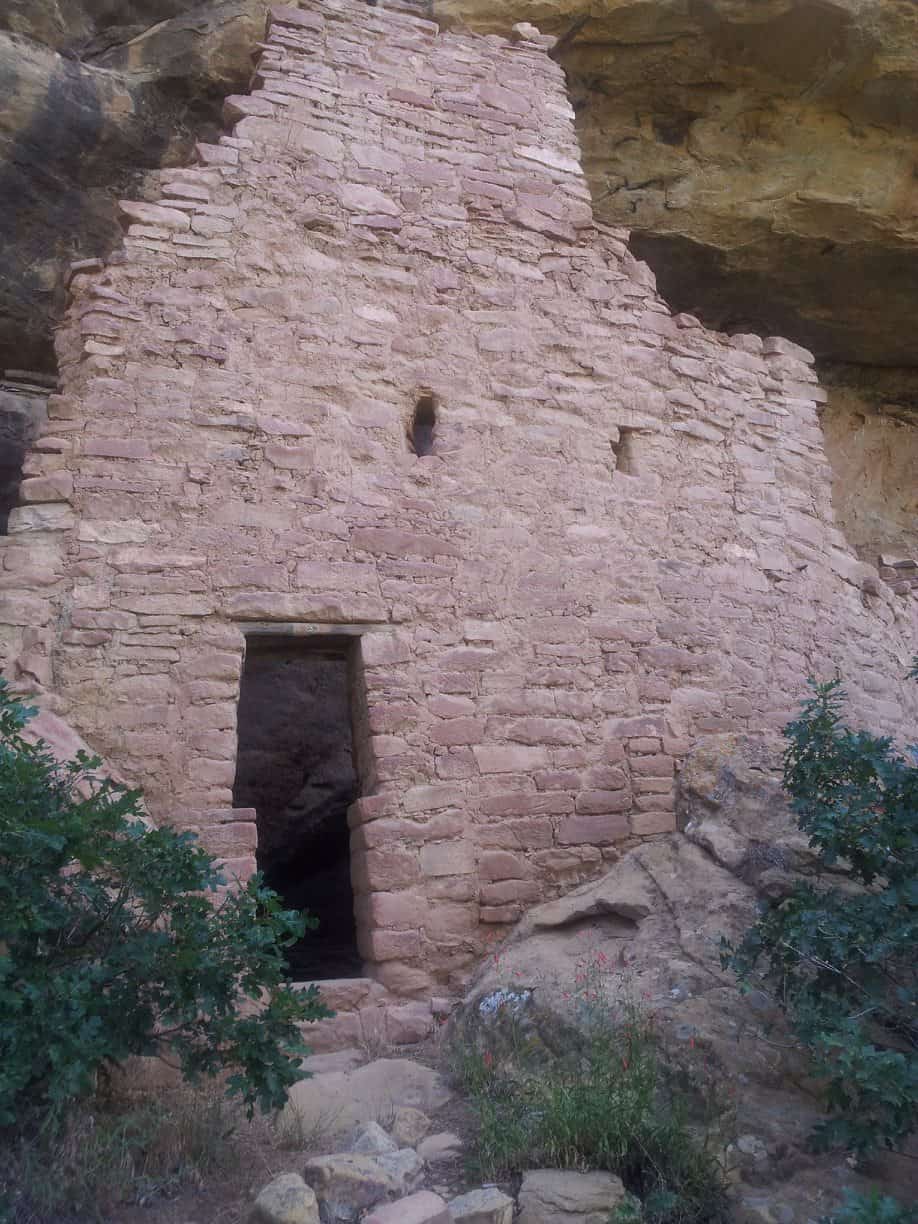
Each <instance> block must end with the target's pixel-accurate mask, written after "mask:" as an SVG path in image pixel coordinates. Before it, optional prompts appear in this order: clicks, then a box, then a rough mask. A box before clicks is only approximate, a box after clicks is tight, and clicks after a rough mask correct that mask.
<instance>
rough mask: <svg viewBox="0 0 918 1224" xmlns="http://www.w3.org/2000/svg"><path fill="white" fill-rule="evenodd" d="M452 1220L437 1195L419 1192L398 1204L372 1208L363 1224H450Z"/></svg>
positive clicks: (424, 1191)
mask: <svg viewBox="0 0 918 1224" xmlns="http://www.w3.org/2000/svg"><path fill="white" fill-rule="evenodd" d="M452 1218H453V1217H452V1216H451V1215H450V1213H449V1208H448V1207H447V1206H446V1203H445V1202H444V1201H443V1199H442V1198H440V1196H439V1194H434V1193H433V1192H432V1191H431V1190H419V1191H418V1193H417V1194H409V1195H408V1197H407V1198H403V1199H399V1200H398V1202H395V1203H386V1204H384V1205H383V1206H382V1207H376V1208H374V1210H373V1211H371V1212H370V1214H369V1215H368V1216H365V1217H364V1221H363V1224H451V1222H452Z"/></svg>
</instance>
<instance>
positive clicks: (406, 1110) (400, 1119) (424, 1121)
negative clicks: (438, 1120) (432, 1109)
mask: <svg viewBox="0 0 918 1224" xmlns="http://www.w3.org/2000/svg"><path fill="white" fill-rule="evenodd" d="M389 1130H390V1132H391V1134H392V1138H393V1139H395V1141H396V1142H397V1143H398V1145H399V1147H413V1148H416V1147H417V1146H418V1144H419V1143H420V1142H421V1140H422V1139H423V1138H424V1136H425V1135H426V1134H427V1132H428V1131H429V1130H430V1118H428V1116H427V1114H426V1113H424V1112H423V1110H420V1109H412V1108H411V1106H410V1105H403V1106H402V1108H401V1109H397V1110H396V1111H395V1116H394V1117H393V1119H392V1125H391V1126H390V1127H389Z"/></svg>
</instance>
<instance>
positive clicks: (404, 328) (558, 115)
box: [0, 0, 918, 995]
mask: <svg viewBox="0 0 918 1224" xmlns="http://www.w3.org/2000/svg"><path fill="white" fill-rule="evenodd" d="M547 41H548V40H543V39H540V38H539V36H538V35H537V33H536V32H535V31H533V30H532V29H531V28H529V29H526V28H524V29H522V30H521V31H519V37H518V38H517V40H516V41H513V42H508V41H505V40H503V39H500V38H497V37H485V38H481V37H473V36H463V35H458V34H441V33H440V32H439V31H438V30H437V28H436V26H434V25H433V24H431V23H429V22H427V21H424V20H422V19H420V18H418V17H417V16H415V15H412V14H410V13H406V12H401V11H393V10H389V9H380V8H376V7H369V6H367V5H365V4H363V3H359V2H357V0H310V3H309V4H308V6H306V7H304V8H302V9H291V8H283V9H276V10H275V11H274V14H273V16H272V19H271V22H270V26H269V33H268V35H267V41H266V43H265V44H264V46H263V49H262V53H261V57H260V61H259V66H258V69H257V73H256V77H255V81H254V87H253V90H252V92H251V94H250V95H248V96H245V97H236V98H230V99H229V100H228V101H227V106H226V113H227V118H228V120H229V121H230V122H235V129H234V131H233V134H232V135H231V136H226V137H224V138H222V139H221V141H220V143H219V144H217V145H213V146H205V147H201V148H200V150H199V152H200V162H201V164H200V165H199V166H198V167H195V168H192V169H188V170H183V171H168V172H164V173H163V174H162V175H161V176H160V178H159V181H158V183H153V182H151V194H152V193H154V190H155V193H156V194H157V196H158V202H156V203H152V202H143V203H128V204H125V206H124V212H125V215H126V218H127V219H128V220H129V222H130V225H129V228H128V230H127V234H126V237H125V241H124V251H123V254H122V256H121V258H120V260H119V261H116V262H113V263H111V264H110V265H109V266H108V267H107V268H104V269H97V268H94V267H93V265H88V266H84V267H82V268H78V269H77V270H76V273H75V275H74V278H73V281H72V285H71V289H72V293H73V302H72V305H71V308H70V310H69V313H68V315H67V319H66V322H65V324H64V326H63V328H62V329H61V332H60V335H59V338H58V353H59V358H60V367H61V386H62V390H61V392H60V394H58V395H55V396H53V397H52V399H51V401H50V404H49V414H50V417H49V423H48V426H47V430H46V432H45V434H44V436H43V437H42V438H41V439H40V441H39V442H38V444H37V445H36V447H35V449H34V451H33V452H32V454H31V456H30V458H29V460H28V464H27V473H26V474H27V477H28V478H27V479H26V481H25V482H24V484H23V486H22V492H21V496H22V499H23V504H22V505H21V506H20V508H18V509H16V510H14V511H13V512H12V516H11V521H10V531H11V534H10V536H9V537H7V538H5V539H3V540H2V541H0V563H2V567H3V568H2V574H0V582H2V589H3V606H2V613H0V622H2V624H0V641H2V646H3V652H4V658H5V661H6V667H7V674H9V675H10V676H12V677H13V679H14V680H15V681H17V682H18V683H20V684H21V685H24V686H25V687H32V688H36V687H37V688H38V689H39V690H41V691H42V692H43V694H44V696H43V701H44V704H45V705H46V706H48V708H50V709H52V710H53V711H54V712H55V713H56V714H58V715H60V716H62V717H64V718H66V719H68V720H69V721H70V722H71V724H72V725H73V726H74V727H76V728H77V730H78V731H79V732H80V734H82V735H83V736H84V737H85V738H86V739H87V740H88V741H89V742H90V743H92V745H93V746H94V748H95V749H97V750H98V751H100V752H101V753H103V754H104V755H105V756H106V758H107V759H109V760H110V761H111V762H112V763H113V764H114V765H115V766H117V768H118V769H119V770H120V771H121V773H122V774H124V775H125V776H127V777H128V778H130V779H131V780H132V781H134V782H136V783H138V784H140V785H142V786H143V787H144V789H145V792H146V796H147V801H148V805H149V808H150V810H151V812H152V813H153V815H154V816H155V817H157V818H158V819H160V820H169V821H173V822H175V823H177V824H180V825H182V826H185V827H191V828H197V829H199V830H200V831H201V833H202V836H203V837H204V838H205V840H206V842H207V844H208V845H209V846H210V847H211V848H212V849H213V850H214V851H215V852H217V853H219V854H221V855H224V856H225V857H227V858H228V860H229V861H230V865H231V867H233V868H235V869H237V870H239V871H242V872H244V871H246V870H248V869H249V868H250V866H251V855H252V851H253V846H254V825H253V823H252V820H251V817H252V813H251V812H250V811H245V810H241V811H240V810H233V809H232V808H231V806H230V805H231V793H232V786H233V778H234V771H235V753H236V708H237V700H238V692H239V678H240V672H241V666H242V657H243V650H244V643H245V634H246V632H247V631H249V630H250V629H251V627H252V626H253V625H254V626H261V627H262V628H263V627H264V626H265V624H276V625H277V626H278V627H279V628H282V629H283V630H284V631H291V632H292V631H299V632H308V631H309V630H310V627H312V628H316V629H321V628H323V627H324V628H325V629H328V628H330V627H331V626H334V625H339V626H340V625H345V626H349V627H350V629H351V632H353V633H355V634H357V635H359V647H358V649H359V659H358V667H357V668H356V673H357V674H356V682H355V684H356V690H357V691H355V694H354V700H355V703H356V706H357V707H358V708H357V712H356V715H355V718H356V724H357V728H356V732H357V743H356V755H357V760H358V768H359V773H360V782H361V789H362V794H363V796H364V797H363V798H362V799H360V800H359V801H358V802H357V803H356V804H355V805H354V807H353V808H352V810H351V817H352V829H353V832H352V861H353V876H354V883H355V888H356V891H357V894H358V896H357V917H358V926H359V929H360V941H361V944H360V946H361V953H362V955H363V956H364V957H365V959H366V963H367V969H368V972H369V973H370V974H371V975H372V976H374V977H376V978H378V979H379V980H380V981H381V982H382V983H383V984H384V985H385V986H387V987H388V988H389V989H391V990H392V991H394V992H396V993H399V994H403V995H411V994H415V995H423V994H425V993H429V992H430V991H431V990H433V989H436V988H445V989H449V988H453V987H455V986H457V985H458V984H459V983H461V981H462V978H463V975H464V974H465V973H466V972H467V971H468V969H469V967H470V966H471V964H472V963H473V962H474V960H475V959H476V957H478V956H479V955H480V953H481V950H482V947H483V944H484V942H485V936H486V934H487V932H488V929H489V928H491V929H496V930H497V931H498V932H499V931H500V930H502V929H504V928H505V925H506V924H508V923H512V922H513V921H514V920H515V919H516V918H517V917H518V916H519V914H520V913H521V911H522V909H523V908H524V907H525V906H527V905H528V904H530V903H531V902H534V901H536V900H537V899H542V898H544V897H546V896H549V895H552V894H553V893H555V892H557V891H560V890H562V889H564V888H567V887H570V886H572V885H573V884H575V883H577V882H579V881H580V880H582V879H584V878H587V877H588V876H590V875H594V874H596V873H598V872H599V871H600V870H601V869H602V868H603V864H604V863H605V862H606V861H608V860H610V859H612V858H614V857H616V855H617V854H618V853H619V852H620V850H621V848H622V846H624V845H627V844H631V843H633V842H634V841H635V840H637V839H641V838H646V837H652V836H653V835H655V834H659V833H663V832H666V831H667V830H670V829H672V827H673V822H674V799H673V779H674V772H675V770H676V769H677V767H678V762H679V758H680V756H681V755H682V754H683V753H684V752H685V751H686V750H687V748H688V746H689V744H690V742H691V741H692V739H693V738H695V737H697V736H703V735H705V734H707V733H711V732H720V731H725V730H731V729H737V730H744V729H753V730H758V729H762V728H773V727H779V726H780V725H781V724H782V722H783V721H784V720H785V719H786V718H787V715H788V713H789V712H790V711H791V710H792V709H793V707H794V705H795V703H796V702H797V700H798V698H799V697H800V695H801V693H802V691H803V689H804V682H805V677H806V675H807V673H809V672H818V673H820V674H828V673H831V672H833V671H834V669H835V668H836V667H838V668H840V669H841V671H842V672H843V674H844V675H845V676H846V677H847V679H848V683H849V689H850V693H851V699H852V710H853V715H854V717H856V718H857V719H858V720H860V721H863V722H864V723H867V724H869V725H871V726H873V727H875V728H877V729H885V730H889V731H891V732H904V733H907V732H909V731H911V732H914V731H915V730H916V729H918V709H916V703H915V697H914V695H913V694H912V693H910V692H909V691H908V689H907V688H906V687H903V684H902V681H901V677H902V676H903V675H904V673H905V671H906V668H907V664H908V660H909V658H910V655H911V653H912V652H913V650H914V649H915V642H916V636H915V618H914V608H915V601H914V599H913V597H912V596H910V595H909V596H900V595H896V594H894V593H893V592H892V591H891V590H890V588H889V587H888V586H887V585H886V584H885V583H884V582H883V581H882V580H880V579H879V578H878V575H877V572H876V570H875V569H873V568H872V567H871V566H870V565H866V564H864V563H862V562H860V561H858V559H857V558H856V557H855V556H854V555H853V554H852V552H851V551H850V550H849V548H848V546H847V544H846V542H845V540H844V538H843V536H842V535H841V533H840V532H839V531H838V530H837V529H836V527H835V526H834V524H833V520H832V510H831V501H830V472H829V469H828V466H827V463H826V458H825V453H824V449H823V443H822V437H821V431H820V425H819V418H818V410H819V405H820V403H821V402H822V400H823V399H824V395H823V393H822V391H821V390H820V388H819V387H818V385H817V383H816V379H815V375H814V374H813V371H812V366H811V360H810V357H809V354H807V353H806V352H805V351H804V350H802V349H799V348H797V347H795V346H794V345H792V344H790V343H788V342H786V341H783V340H780V339H768V340H765V341H764V342H763V341H762V340H760V339H759V338H756V337H752V336H745V337H744V336H739V337H733V338H732V339H731V338H727V337H725V336H722V335H717V334H712V333H710V332H708V331H705V330H704V329H702V328H701V327H700V326H699V325H698V323H697V322H696V321H695V320H694V319H692V318H690V317H688V316H678V317H676V318H673V317H671V315H670V312H669V311H668V310H667V308H666V306H665V304H664V303H663V302H662V301H661V300H660V298H659V297H658V296H657V294H656V291H655V287H654V281H653V277H652V275H651V273H650V272H649V270H648V269H647V268H646V267H645V266H644V265H642V264H640V263H638V262H636V261H635V260H634V259H633V258H632V257H631V255H630V254H629V252H628V249H627V245H626V235H625V234H623V233H622V232H620V231H611V230H608V229H604V228H602V227H599V226H595V225H594V224H593V222H592V216H591V209H590V200H589V195H588V191H587V187H586V184H585V182H584V179H583V176H582V173H581V171H580V166H579V160H578V159H579V152H578V148H577V144H576V140H575V136H574V130H573V125H572V112H571V109H570V106H569V104H568V102H567V99H566V96H565V90H564V81H563V77H562V73H561V71H560V69H559V68H558V67H557V65H556V64H555V63H553V62H552V60H551V59H550V58H549V57H548V56H547V55H546V54H545V44H546V42H547ZM424 395H432V396H433V397H435V401H436V405H437V414H438V419H437V426H436V431H435V438H434V445H433V452H432V454H430V455H427V456H424V457H418V455H416V454H415V453H414V452H413V451H412V449H411V447H410V446H409V444H408V439H407V432H408V429H409V426H410V421H411V418H412V413H413V411H414V408H415V405H416V404H417V402H418V399H419V397H421V396H424ZM913 687H914V686H913Z"/></svg>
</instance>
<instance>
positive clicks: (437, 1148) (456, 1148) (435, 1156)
mask: <svg viewBox="0 0 918 1224" xmlns="http://www.w3.org/2000/svg"><path fill="white" fill-rule="evenodd" d="M462 1148H463V1143H462V1140H461V1139H460V1138H459V1136H458V1135H453V1134H451V1133H450V1132H449V1131H441V1132H440V1133H439V1134H436V1135H428V1136H427V1138H426V1139H422V1140H421V1142H420V1143H419V1144H418V1155H419V1156H420V1157H421V1159H422V1160H424V1161H426V1163H427V1164H439V1163H441V1162H443V1161H447V1160H453V1159H454V1158H455V1157H456V1156H458V1155H460V1153H461V1152H462Z"/></svg>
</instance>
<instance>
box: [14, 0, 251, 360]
mask: <svg viewBox="0 0 918 1224" xmlns="http://www.w3.org/2000/svg"><path fill="white" fill-rule="evenodd" d="M264 12H265V3H264V0H204V2H203V3H197V4H194V5H189V4H186V3H183V2H182V0H151V2H150V3H146V2H144V3H140V2H139V0H115V2H114V3H112V4H104V5H100V4H98V3H96V2H95V0H73V2H72V3H71V2H70V0H68V3H67V4H66V6H62V5H60V4H59V3H55V2H54V0H34V2H33V0H11V3H9V4H4V6H3V12H2V14H0V79H2V80H3V81H4V83H5V89H4V105H3V109H2V112H0V231H2V234H3V238H4V241H3V244H2V245H3V252H4V254H3V260H2V265H0V370H2V368H3V367H9V366H15V367H17V368H20V369H21V368H25V369H42V368H51V363H52V362H53V356H52V346H51V324H52V322H53V320H54V319H55V318H56V316H57V315H58V314H59V312H60V308H61V306H62V305H63V290H64V277H65V275H66V271H67V266H66V261H65V259H64V258H62V255H61V252H64V251H69V252H73V251H81V252H83V253H85V254H87V255H92V256H98V255H105V254H107V253H108V252H109V251H110V250H112V248H113V247H114V246H115V245H116V244H117V243H118V241H119V238H120V227H119V225H118V220H117V213H116V203H115V202H116V200H117V198H118V196H119V195H123V194H124V193H125V189H126V188H128V187H130V186H133V185H134V184H136V182H137V179H138V175H139V174H140V173H142V172H143V171H144V170H146V169H149V168H150V167H155V166H163V165H172V166H176V165H179V166H180V165H183V164H184V163H185V161H186V159H187V157H188V156H189V154H190V152H191V148H192V144H193V141H194V140H195V138H200V137H201V136H202V135H203V134H205V133H207V132H209V133H211V134H216V132H217V131H218V130H219V117H220V107H221V105H222V101H223V97H224V95H225V94H227V93H233V92H237V91H239V90H242V89H245V87H246V84H247V82H248V79H249V76H250V73H251V58H250V56H251V50H252V48H253V46H254V45H255V43H256V42H257V41H258V39H259V37H260V36H261V34H262V32H263V29H264Z"/></svg>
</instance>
